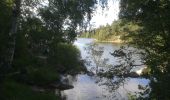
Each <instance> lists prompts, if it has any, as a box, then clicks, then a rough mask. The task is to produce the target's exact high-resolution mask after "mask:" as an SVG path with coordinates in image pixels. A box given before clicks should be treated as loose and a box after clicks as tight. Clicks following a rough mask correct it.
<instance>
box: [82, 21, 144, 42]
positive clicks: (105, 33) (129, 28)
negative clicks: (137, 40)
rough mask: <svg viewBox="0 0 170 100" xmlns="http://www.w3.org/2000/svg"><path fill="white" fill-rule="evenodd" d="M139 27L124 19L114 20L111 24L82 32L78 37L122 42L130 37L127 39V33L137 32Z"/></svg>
mask: <svg viewBox="0 0 170 100" xmlns="http://www.w3.org/2000/svg"><path fill="white" fill-rule="evenodd" d="M140 28H141V27H140V26H139V25H137V24H135V23H133V22H127V21H125V20H117V21H114V22H113V23H112V24H111V25H106V26H100V27H99V28H96V29H92V30H90V31H89V32H83V33H81V34H80V37H83V38H94V39H96V40H97V41H99V42H114V43H123V42H125V38H126V42H127V41H130V40H131V39H130V37H128V39H127V37H126V36H127V35H128V34H129V33H134V32H137V30H139V29H140Z"/></svg>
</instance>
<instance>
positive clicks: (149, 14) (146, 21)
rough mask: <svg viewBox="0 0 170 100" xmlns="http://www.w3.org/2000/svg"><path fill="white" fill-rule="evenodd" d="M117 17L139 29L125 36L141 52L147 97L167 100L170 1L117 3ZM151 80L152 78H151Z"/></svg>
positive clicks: (153, 0)
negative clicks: (147, 77)
mask: <svg viewBox="0 0 170 100" xmlns="http://www.w3.org/2000/svg"><path fill="white" fill-rule="evenodd" d="M120 4H121V7H120V8H121V11H120V18H123V19H126V20H127V21H131V22H134V23H135V24H138V25H139V26H140V27H142V28H141V29H140V30H138V32H136V33H132V34H129V36H130V37H131V39H132V41H131V44H133V45H134V46H135V47H138V48H140V49H143V50H145V52H146V58H145V61H146V64H147V65H148V66H149V67H150V69H151V77H152V78H151V85H150V86H151V88H152V92H151V94H150V98H152V99H156V100H160V99H164V100H168V99H169V98H170V97H169V94H170V91H169V90H170V88H169V86H168V84H169V83H170V81H169V80H168V79H169V78H170V76H169V73H170V64H169V63H170V42H169V39H170V28H169V26H170V19H169V17H170V13H169V11H170V1H168V0H140V1H135V0H121V2H120ZM153 77H154V78H153Z"/></svg>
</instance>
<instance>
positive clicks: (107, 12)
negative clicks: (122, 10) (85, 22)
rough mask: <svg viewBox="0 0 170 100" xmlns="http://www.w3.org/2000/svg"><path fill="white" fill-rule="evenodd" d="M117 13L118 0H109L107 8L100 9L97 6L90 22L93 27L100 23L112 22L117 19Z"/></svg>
mask: <svg viewBox="0 0 170 100" xmlns="http://www.w3.org/2000/svg"><path fill="white" fill-rule="evenodd" d="M118 14H119V0H114V2H113V0H109V2H108V9H104V10H102V8H101V7H100V6H97V9H96V11H95V12H94V14H93V17H92V19H91V24H93V25H94V28H97V27H99V26H101V25H106V24H112V22H113V21H114V20H117V19H118Z"/></svg>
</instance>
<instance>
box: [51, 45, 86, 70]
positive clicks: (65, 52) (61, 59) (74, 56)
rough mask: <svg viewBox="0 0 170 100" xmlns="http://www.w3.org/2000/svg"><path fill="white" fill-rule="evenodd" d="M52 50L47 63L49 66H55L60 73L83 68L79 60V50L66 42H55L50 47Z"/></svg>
mask: <svg viewBox="0 0 170 100" xmlns="http://www.w3.org/2000/svg"><path fill="white" fill-rule="evenodd" d="M50 50H53V51H52V52H51V53H50V56H49V58H48V62H49V64H52V65H51V66H56V68H57V69H58V71H59V72H61V73H70V72H73V73H74V72H75V73H76V72H79V71H80V70H82V69H83V67H82V66H80V65H81V62H80V52H79V50H78V49H77V48H76V47H75V46H73V45H71V44H66V43H61V44H57V45H55V46H53V47H52V49H50Z"/></svg>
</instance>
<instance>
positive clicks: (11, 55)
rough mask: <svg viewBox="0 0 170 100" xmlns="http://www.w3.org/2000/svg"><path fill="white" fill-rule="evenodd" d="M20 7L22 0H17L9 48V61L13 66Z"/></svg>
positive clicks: (13, 13)
mask: <svg viewBox="0 0 170 100" xmlns="http://www.w3.org/2000/svg"><path fill="white" fill-rule="evenodd" d="M20 7H21V0H15V1H14V4H13V9H12V10H13V11H12V21H11V30H10V33H9V38H10V40H9V48H8V49H9V50H8V54H9V55H8V57H7V63H8V64H9V66H11V64H12V62H13V58H14V54H15V45H16V34H17V27H18V18H19V16H20Z"/></svg>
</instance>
